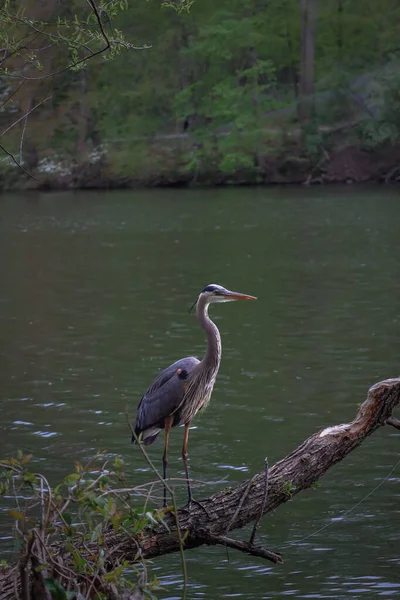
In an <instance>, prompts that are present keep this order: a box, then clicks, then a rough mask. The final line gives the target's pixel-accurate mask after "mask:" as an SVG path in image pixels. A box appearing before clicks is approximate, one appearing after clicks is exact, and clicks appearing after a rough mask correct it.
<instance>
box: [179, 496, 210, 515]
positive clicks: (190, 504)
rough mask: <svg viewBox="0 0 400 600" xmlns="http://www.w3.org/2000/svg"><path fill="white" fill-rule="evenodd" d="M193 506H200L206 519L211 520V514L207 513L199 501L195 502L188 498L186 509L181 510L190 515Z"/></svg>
mask: <svg viewBox="0 0 400 600" xmlns="http://www.w3.org/2000/svg"><path fill="white" fill-rule="evenodd" d="M193 504H197V506H200V508H202V509H203V510H204V512H205V513H206V515H207V517H208V518H209V519H211V514H210V513H209V512H208V510H207V509H206V507H205V506H204V504H202V503H201V502H200V501H199V500H195V499H194V498H190V500H189V502H188V503H187V508H184V509H183V510H184V511H186V512H188V513H189V514H190V512H191V510H192V507H193Z"/></svg>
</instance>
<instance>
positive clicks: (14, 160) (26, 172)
mask: <svg viewBox="0 0 400 600" xmlns="http://www.w3.org/2000/svg"><path fill="white" fill-rule="evenodd" d="M0 150H3V152H4V154H7V156H9V157H10V158H11V160H12V161H13V162H14V163H15V164H16V165H17V167H19V168H20V169H21V171H23V172H24V173H25V175H28V177H31V178H32V179H35V181H36V177H34V176H33V175H32V174H31V173H28V171H27V170H26V169H24V167H23V166H22V165H20V164H19V162H18V161H17V159H16V158H15V156H14V155H13V154H12V153H11V152H9V151H8V150H7V149H6V148H4V146H2V145H1V144H0Z"/></svg>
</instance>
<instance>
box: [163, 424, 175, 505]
mask: <svg viewBox="0 0 400 600" xmlns="http://www.w3.org/2000/svg"><path fill="white" fill-rule="evenodd" d="M173 420H174V418H173V417H167V418H166V419H165V423H164V428H165V440H164V454H163V479H164V481H165V479H167V467H168V438H169V432H170V429H171V427H172V422H173ZM166 507H167V488H166V486H165V485H164V508H166Z"/></svg>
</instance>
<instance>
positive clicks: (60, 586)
mask: <svg viewBox="0 0 400 600" xmlns="http://www.w3.org/2000/svg"><path fill="white" fill-rule="evenodd" d="M31 458H32V455H23V454H22V453H21V452H18V454H17V457H16V458H11V459H4V460H1V461H0V469H1V471H0V486H1V495H2V496H5V497H6V498H7V504H8V505H9V504H10V498H12V497H14V496H15V503H16V505H15V508H9V509H8V514H9V516H10V517H11V518H12V519H13V521H14V522H15V531H16V543H17V545H19V546H20V548H21V560H23V559H24V556H25V555H24V553H25V552H27V550H26V549H27V548H29V553H30V556H31V557H32V556H33V557H36V559H37V562H38V563H39V564H40V567H36V568H35V570H36V572H38V570H39V571H46V572H52V571H53V566H55V565H56V564H57V569H56V571H55V572H57V573H60V572H63V568H64V565H63V563H62V558H61V555H60V556H58V558H56V553H55V549H56V548H63V553H62V555H63V557H64V558H65V557H66V556H68V555H70V556H71V558H72V564H73V571H71V568H70V566H68V567H67V566H66V565H65V568H68V573H69V581H70V587H71V584H72V589H70V590H69V591H67V590H66V589H65V587H64V583H63V581H62V579H61V581H60V580H59V579H57V578H56V576H55V575H54V576H53V577H50V578H45V579H44V580H43V583H44V585H45V586H46V587H47V589H48V590H49V591H50V592H51V594H52V597H53V598H54V599H57V600H69V599H72V598H76V599H77V600H78V599H79V598H82V597H86V594H88V590H89V588H91V589H97V596H96V597H99V598H100V597H104V598H106V597H108V596H107V590H108V586H110V585H111V584H112V585H114V586H115V587H116V588H117V589H119V590H123V589H133V588H135V587H137V586H138V587H139V588H140V590H141V592H142V594H143V596H144V598H155V596H154V592H155V591H157V590H159V589H160V587H159V582H158V580H157V578H153V579H151V580H147V577H144V576H143V574H144V573H147V565H146V564H145V563H144V561H142V565H141V566H136V564H130V563H128V561H126V560H120V559H115V557H114V554H113V553H112V552H110V548H109V547H108V545H107V543H106V536H107V534H108V533H109V532H110V530H112V531H114V532H115V533H121V534H127V533H130V534H134V535H136V536H140V534H141V532H142V531H143V530H144V529H145V528H146V527H149V526H150V527H152V526H158V525H159V524H160V523H163V524H164V526H166V524H165V521H164V520H163V515H164V513H163V511H159V510H154V511H152V510H148V509H147V508H146V505H145V507H144V508H140V507H137V506H135V505H134V502H133V500H132V498H133V497H134V495H135V488H132V489H129V490H127V489H124V488H123V489H122V490H119V489H118V484H120V483H121V482H123V481H124V476H125V475H124V463H123V461H122V459H121V458H120V457H115V458H114V459H113V461H112V463H111V464H110V462H109V461H108V460H106V456H105V453H104V452H98V453H97V454H96V456H95V457H94V458H93V459H92V460H90V461H89V462H88V463H87V464H86V465H82V464H81V463H79V462H78V461H76V462H75V470H74V472H72V473H70V474H69V475H67V476H66V477H64V479H63V481H62V482H61V483H59V484H58V485H56V486H55V487H51V486H50V485H49V483H48V481H47V479H46V478H45V477H44V476H43V475H42V474H40V473H36V472H33V471H31V470H30V469H29V463H30V461H31ZM21 493H23V495H24V496H25V497H26V498H29V500H28V501H27V504H26V506H25V507H24V508H21V507H20V505H19V503H18V502H19V501H18V497H21ZM37 506H40V507H41V510H40V511H39V513H38V510H37V508H36V507H37ZM36 539H37V540H46V548H47V551H46V552H45V553H43V548H42V545H41V544H39V543H36V542H35V541H33V544H32V543H31V542H30V540H36ZM54 561H55V562H54ZM59 561H61V563H60V562H59ZM53 563H54V564H53ZM106 565H107V566H106ZM7 567H8V565H7V563H6V561H5V560H4V559H3V560H2V561H1V563H0V568H1V569H2V570H5V569H7ZM60 569H61V570H60ZM132 571H134V572H136V575H137V581H136V582H135V581H132V577H131V576H130V575H129V577H128V574H129V573H132ZM71 574H72V575H71ZM80 576H81V577H80ZM82 582H86V586H87V589H86V590H84V586H83V584H82ZM74 586H75V587H74ZM93 586H94V588H93Z"/></svg>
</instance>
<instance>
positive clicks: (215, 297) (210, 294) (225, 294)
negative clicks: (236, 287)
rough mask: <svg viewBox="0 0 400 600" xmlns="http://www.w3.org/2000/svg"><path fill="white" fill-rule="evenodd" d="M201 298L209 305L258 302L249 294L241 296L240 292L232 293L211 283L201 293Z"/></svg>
mask: <svg viewBox="0 0 400 600" xmlns="http://www.w3.org/2000/svg"><path fill="white" fill-rule="evenodd" d="M200 298H202V299H203V298H204V300H205V301H206V303H207V304H211V303H214V302H232V301H233V300H257V298H256V297H255V296H249V295H248V294H240V293H239V292H231V291H230V290H227V289H226V288H224V287H223V286H222V285H217V284H216V283H210V284H209V285H207V287H205V288H204V290H203V291H202V292H200V295H199V298H198V299H199V300H200Z"/></svg>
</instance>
